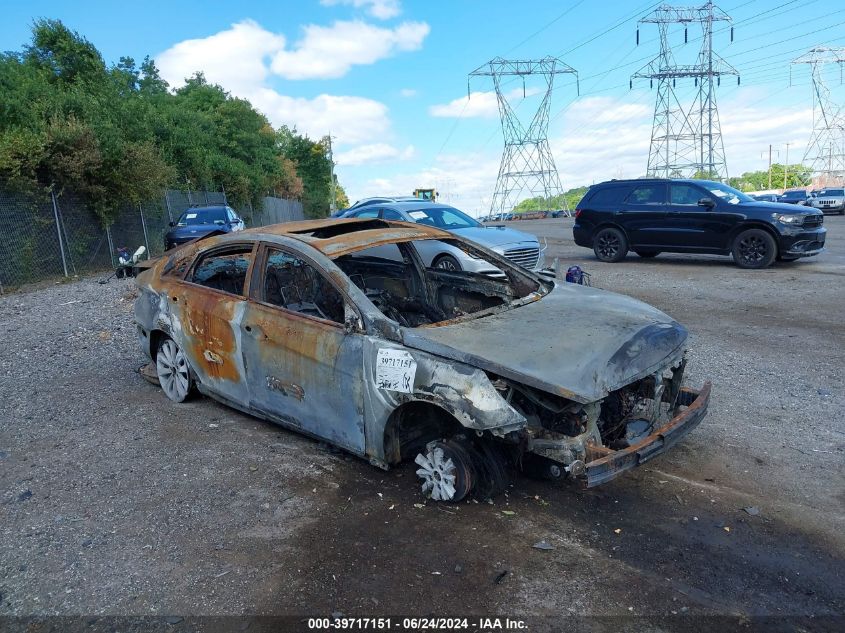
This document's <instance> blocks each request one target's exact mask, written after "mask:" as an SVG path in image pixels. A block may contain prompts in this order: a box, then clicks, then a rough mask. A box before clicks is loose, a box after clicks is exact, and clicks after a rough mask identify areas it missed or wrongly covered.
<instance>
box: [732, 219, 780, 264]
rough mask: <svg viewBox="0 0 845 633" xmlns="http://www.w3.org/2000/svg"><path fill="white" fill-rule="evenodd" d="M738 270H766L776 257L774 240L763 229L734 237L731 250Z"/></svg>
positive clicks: (752, 230)
mask: <svg viewBox="0 0 845 633" xmlns="http://www.w3.org/2000/svg"><path fill="white" fill-rule="evenodd" d="M731 251H732V253H733V258H734V261H735V262H736V265H737V266H739V267H740V268H753V269H759V268H766V267H768V266H770V265H771V264H772V262H773V261H774V260H775V256H776V255H777V245H776V244H775V239H774V238H773V237H772V236H771V235H769V234H768V233H767V232H766V231H764V230H763V229H748V230H747V231H743V232H742V233H740V234H739V235H737V236H736V238H735V239H734V243H733V248H732V249H731Z"/></svg>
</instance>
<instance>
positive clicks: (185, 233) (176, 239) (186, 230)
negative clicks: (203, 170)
mask: <svg viewBox="0 0 845 633" xmlns="http://www.w3.org/2000/svg"><path fill="white" fill-rule="evenodd" d="M170 226H171V227H172V228H171V229H170V230H169V231H168V232H167V234H166V235H165V236H164V250H170V249H171V248H173V247H175V246H179V245H180V244H184V243H185V242H190V241H191V240H195V239H197V238H198V237H204V236H206V235H208V234H209V233H212V232H215V231H217V232H220V233H231V232H234V231H242V230H243V229H244V228H245V224H244V221H243V220H242V219H241V218H240V217H239V216H238V214H237V213H235V210H234V209H232V208H231V207H228V206H225V205H215V206H206V207H191V208H190V209H188V210H187V211H185V212H184V213H183V214H182V215H180V216H179V219H178V220H177V221H176V222H171V223H170Z"/></svg>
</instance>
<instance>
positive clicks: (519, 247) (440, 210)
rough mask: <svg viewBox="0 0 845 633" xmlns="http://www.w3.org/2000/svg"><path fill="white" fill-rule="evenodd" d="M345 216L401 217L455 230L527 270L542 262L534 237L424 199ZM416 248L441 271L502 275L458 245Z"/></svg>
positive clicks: (354, 211)
mask: <svg viewBox="0 0 845 633" xmlns="http://www.w3.org/2000/svg"><path fill="white" fill-rule="evenodd" d="M341 217H344V218H361V219H365V218H374V219H375V218H379V219H382V220H400V221H404V222H416V223H417V224H424V225H426V226H432V227H435V228H438V229H442V230H444V231H449V232H451V233H456V234H458V235H460V236H461V237H463V238H466V239H468V240H472V241H473V242H476V243H478V244H481V245H482V246H486V247H487V248H489V249H490V250H493V251H495V252H497V253H499V254H500V255H503V256H504V257H506V258H507V259H509V260H510V261H512V262H514V263H515V264H518V265H520V266H522V267H523V268H527V269H529V270H540V269H542V268H543V266H544V265H545V258H544V256H543V251H544V250H545V248H541V247H540V242H539V241H538V240H537V238H536V237H534V236H533V235H530V234H528V233H523V232H522V231H516V230H514V229H511V228H507V227H504V226H484V225H483V224H481V223H480V222H478V221H476V220H474V219H473V218H471V217H469V216H468V215H467V214H465V213H464V212H462V211H459V210H458V209H456V208H455V207H451V206H449V205H447V204H438V203H431V202H425V201H416V202H392V203H379V204H373V205H369V206H367V207H365V208H363V209H350V210H349V211H347V212H346V213H345V214H343V215H342V216H341ZM417 250H418V251H419V253H420V256H421V257H422V258H423V261H424V262H425V265H426V266H430V267H432V268H441V269H444V270H466V271H469V272H475V273H480V274H483V275H494V276H498V275H501V274H502V272H501V271H500V270H499V269H498V268H493V267H491V266H490V264H489V263H488V262H485V261H484V260H481V259H474V258H472V257H470V256H469V255H467V253H465V252H464V251H462V250H461V249H458V248H453V247H449V246H448V245H447V244H445V243H444V242H441V241H436V242H434V241H433V242H431V243H430V244H419V245H417Z"/></svg>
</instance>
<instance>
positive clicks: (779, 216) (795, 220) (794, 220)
mask: <svg viewBox="0 0 845 633" xmlns="http://www.w3.org/2000/svg"><path fill="white" fill-rule="evenodd" d="M775 220H777V221H778V222H783V223H784V224H802V223H803V222H804V216H803V215H793V214H791V213H775Z"/></svg>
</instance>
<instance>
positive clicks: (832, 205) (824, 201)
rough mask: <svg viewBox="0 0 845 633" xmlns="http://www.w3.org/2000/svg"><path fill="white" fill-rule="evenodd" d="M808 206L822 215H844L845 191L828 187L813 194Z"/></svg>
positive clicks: (840, 188)
mask: <svg viewBox="0 0 845 633" xmlns="http://www.w3.org/2000/svg"><path fill="white" fill-rule="evenodd" d="M814 194H815V195H814V196H813V197H812V199H811V200H810V206H811V207H813V208H814V209H818V210H819V211H821V212H822V213H838V214H839V215H845V189H843V188H842V187H829V188H827V189H820V190H818V191H816V192H814Z"/></svg>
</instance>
